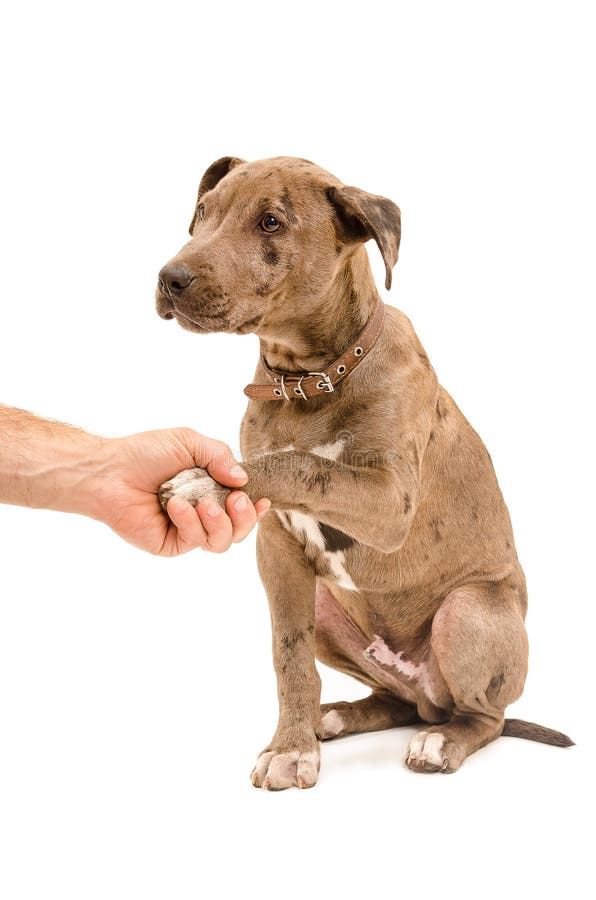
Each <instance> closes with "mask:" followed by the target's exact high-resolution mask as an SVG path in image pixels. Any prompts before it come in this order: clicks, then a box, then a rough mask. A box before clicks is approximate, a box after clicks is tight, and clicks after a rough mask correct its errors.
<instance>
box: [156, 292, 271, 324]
mask: <svg viewBox="0 0 596 900" xmlns="http://www.w3.org/2000/svg"><path fill="white" fill-rule="evenodd" d="M156 306H157V313H158V315H159V316H160V318H162V319H166V320H170V319H175V320H176V322H177V323H178V325H180V327H181V328H184V329H185V331H193V332H195V333H198V334H208V333H213V332H217V331H219V332H221V331H224V332H229V333H232V332H233V333H234V334H249V333H251V332H254V330H255V329H256V328H257V326H258V325H259V323H260V322H261V320H262V318H263V315H264V311H259V314H258V315H256V316H255V315H254V312H253V314H252V315H249V316H248V317H247V318H246V319H244V317H243V316H242V311H241V309H237V310H235V313H236V314H235V315H234V314H231V310H230V309H219V310H216V311H214V312H213V311H210V312H207V311H203V310H196V309H193V310H185V311H184V312H183V311H182V310H181V309H180V308H179V306H180V304H179V302H177V300H176V298H174V297H171V296H170V295H169V294H168V293H167V292H166V291H163V290H161V289H158V291H157V292H156ZM248 312H249V310H248V309H246V311H245V314H246V313H248ZM238 313H239V315H238Z"/></svg>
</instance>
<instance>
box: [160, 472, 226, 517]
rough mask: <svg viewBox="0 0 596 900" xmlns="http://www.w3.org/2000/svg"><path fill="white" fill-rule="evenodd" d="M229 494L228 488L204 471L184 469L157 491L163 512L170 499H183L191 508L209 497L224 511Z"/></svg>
mask: <svg viewBox="0 0 596 900" xmlns="http://www.w3.org/2000/svg"><path fill="white" fill-rule="evenodd" d="M229 493H230V490H229V488H225V487H222V486H221V484H218V482H217V481H214V479H213V478H212V477H211V475H209V474H208V473H207V472H206V470H205V469H199V468H195V469H184V471H182V472H179V473H178V475H175V476H174V478H170V480H169V481H166V482H165V483H164V484H162V486H161V487H160V489H159V492H158V496H159V502H160V503H161V505H162V507H163V509H164V510H165V508H166V506H167V503H168V500H169V499H170V497H183V498H184V499H185V500H188V502H189V503H190V504H192V506H196V505H197V503H198V502H199V501H200V500H202V499H203V497H211V498H212V499H213V500H216V501H217V502H218V503H219V505H220V506H222V507H223V508H224V509H225V503H226V497H227V496H228V494H229Z"/></svg>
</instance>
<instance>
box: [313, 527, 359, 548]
mask: <svg viewBox="0 0 596 900" xmlns="http://www.w3.org/2000/svg"><path fill="white" fill-rule="evenodd" d="M319 530H320V532H321V534H322V535H323V539H324V541H325V547H326V549H327V550H328V551H329V553H335V552H336V550H347V549H348V547H351V546H352V544H353V543H354V538H351V537H350V535H349V534H345V532H343V531H339V529H337V528H333V527H332V526H331V525H326V524H325V523H324V522H319Z"/></svg>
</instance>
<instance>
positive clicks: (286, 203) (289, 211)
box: [281, 190, 298, 225]
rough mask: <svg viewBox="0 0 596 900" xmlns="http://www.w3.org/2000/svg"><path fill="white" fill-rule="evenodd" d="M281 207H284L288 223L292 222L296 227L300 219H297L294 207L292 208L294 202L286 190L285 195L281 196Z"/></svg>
mask: <svg viewBox="0 0 596 900" xmlns="http://www.w3.org/2000/svg"><path fill="white" fill-rule="evenodd" d="M281 205H282V206H283V208H284V212H285V214H286V216H287V217H288V222H291V223H292V225H295V224H296V222H297V221H298V219H297V217H296V213H295V212H294V207H293V206H292V201H291V200H290V195H289V194H288V192H287V190H284V192H283V194H282V195H281Z"/></svg>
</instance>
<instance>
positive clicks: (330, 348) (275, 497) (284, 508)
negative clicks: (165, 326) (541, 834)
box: [157, 157, 572, 790]
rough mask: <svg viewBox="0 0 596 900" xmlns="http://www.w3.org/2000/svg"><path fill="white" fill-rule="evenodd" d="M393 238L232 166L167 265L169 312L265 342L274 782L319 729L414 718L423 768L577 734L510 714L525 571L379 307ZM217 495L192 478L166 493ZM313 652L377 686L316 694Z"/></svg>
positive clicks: (413, 345) (475, 441)
mask: <svg viewBox="0 0 596 900" xmlns="http://www.w3.org/2000/svg"><path fill="white" fill-rule="evenodd" d="M400 231H401V225H400V211H399V209H398V207H397V206H395V204H394V203H392V202H391V201H390V200H387V199H385V198H384V197H379V196H375V195H372V194H369V193H367V192H365V191H363V190H360V189H358V188H355V187H346V186H345V185H343V184H342V183H341V182H340V181H339V180H338V179H337V178H335V177H334V176H333V175H331V174H329V172H326V171H325V170H324V169H321V168H319V167H318V166H316V165H314V164H313V163H311V162H308V161H307V160H303V159H293V158H286V157H281V158H275V159H268V160H261V161H259V162H245V161H243V160H241V159H237V158H235V157H224V158H223V159H219V160H217V161H216V162H214V163H213V164H212V165H211V166H210V167H209V168H208V169H207V171H206V172H205V174H204V176H203V178H202V180H201V184H200V187H199V193H198V199H197V204H196V208H195V212H194V216H193V219H192V222H191V226H190V233H191V240H190V241H189V243H187V244H186V245H185V246H184V247H183V248H182V250H181V251H180V252H179V253H178V254H177V255H176V256H175V257H174V258H173V259H172V260H171V261H170V262H169V263H168V264H167V265H166V266H165V267H164V268H163V269H162V270H161V272H160V274H159V284H158V288H157V309H158V312H159V314H160V316H162V318H164V319H176V320H177V321H178V323H179V324H180V325H181V326H182V327H183V328H185V329H187V330H189V331H194V332H197V333H198V334H205V333H207V332H214V331H225V332H229V333H235V334H246V333H248V332H252V333H254V334H257V335H258V336H259V339H260V347H261V355H260V359H259V361H258V364H257V369H256V374H255V383H254V384H252V385H249V386H248V387H247V388H246V389H245V392H246V393H247V394H248V396H249V397H250V401H249V404H248V408H247V411H246V415H245V417H244V420H243V422H242V428H241V447H242V453H243V458H244V460H245V462H244V467H245V469H246V471H247V473H248V475H249V480H248V483H247V485H246V486H245V488H244V490H246V492H247V494H248V496H249V497H250V498H251V500H253V501H254V500H257V499H258V498H259V497H263V496H265V497H269V498H270V500H271V502H272V512H270V513H269V514H268V516H267V518H266V519H265V520H264V521H263V522H262V524H261V525H260V527H259V533H258V538H257V558H258V565H259V571H260V574H261V578H262V580H263V584H264V586H265V589H266V591H267V596H268V598H269V604H270V608H271V620H272V628H273V658H274V664H275V671H276V674H277V681H278V694H279V723H278V726H277V730H276V732H275V734H274V736H273V738H272V740H271V742H270V743H269V744H268V745H267V747H266V748H265V749H264V751H263V752H262V753H261V755H260V756H259V757H258V759H257V762H256V765H255V768H254V771H253V773H252V781H253V783H254V784H255V785H256V786H260V787H263V788H266V789H270V790H281V789H284V788H288V787H290V786H292V785H297V786H298V787H301V788H306V787H311V786H312V785H314V784H315V782H316V780H317V775H318V771H319V740H328V739H331V738H336V737H340V736H344V735H348V734H353V733H355V732H364V731H375V730H379V729H384V728H393V727H395V726H397V725H409V724H412V723H414V722H421V723H422V729H421V730H420V732H419V733H418V734H416V735H415V737H413V738H412V740H411V741H410V744H409V748H408V751H407V754H406V760H405V761H406V764H407V766H409V768H410V769H412V770H414V771H416V772H455V771H456V769H458V768H459V767H460V766H461V764H462V762H463V761H464V759H465V758H466V757H467V756H468V755H469V754H470V753H473V752H474V751H475V750H477V749H478V748H479V747H482V746H483V745H484V744H487V743H488V742H489V741H492V740H494V739H495V738H497V737H499V735H501V734H509V735H516V736H521V737H526V738H531V739H533V740H539V741H543V742H545V743H552V744H558V745H560V746H568V745H569V744H571V743H572V742H571V741H570V739H569V738H567V737H566V736H565V735H562V734H560V733H559V732H555V731H552V730H550V729H545V728H543V727H542V726H538V725H533V724H530V723H524V722H520V721H517V720H505V718H504V711H505V709H506V707H507V706H508V705H509V704H510V703H512V702H513V701H514V700H516V699H517V698H518V697H519V696H520V694H521V692H522V689H523V685H524V680H525V677H526V670H527V657H528V642H527V637H526V631H525V628H524V617H525V614H526V606H527V596H526V585H525V580H524V574H523V571H522V568H521V566H520V563H519V561H518V558H517V555H516V551H515V546H514V540H513V534H512V530H511V523H510V520H509V514H508V511H507V507H506V506H505V503H504V501H503V497H502V495H501V492H500V490H499V486H498V484H497V480H496V477H495V473H494V470H493V466H492V464H491V460H490V457H489V454H488V452H487V451H486V449H485V447H484V445H483V443H482V441H481V440H480V438H479V436H478V435H477V434H476V432H475V431H474V430H473V428H472V427H471V425H470V424H469V423H468V421H467V420H466V419H465V417H464V416H463V415H462V413H461V412H460V410H459V409H458V407H457V406H456V404H455V403H454V401H453V400H452V399H451V397H450V396H449V394H448V393H447V392H446V391H445V390H444V389H443V388H442V387H441V386H440V385H439V383H438V381H437V376H436V375H435V372H434V370H433V368H432V366H431V364H430V362H429V360H428V357H427V355H426V353H425V352H424V349H423V347H422V345H421V344H420V341H419V340H418V338H417V336H416V334H415V332H414V329H413V328H412V325H411V323H410V321H409V319H408V318H407V317H406V316H405V315H404V314H403V313H401V312H399V311H398V310H397V309H394V308H393V307H390V306H385V305H384V304H383V303H382V302H381V300H380V298H379V294H378V291H377V288H376V286H375V283H374V281H373V278H372V274H371V270H370V266H369V260H368V255H367V251H366V248H365V247H364V244H365V242H366V241H368V240H369V239H370V238H372V239H374V240H375V241H376V243H377V245H378V247H379V250H380V252H381V254H382V257H383V260H384V263H385V269H386V280H385V286H386V288H387V289H389V288H390V287H391V272H392V268H393V266H394V265H395V263H396V261H397V256H398V248H399V242H400ZM226 493H227V491H226V490H225V489H224V488H222V487H221V486H220V485H217V484H216V483H215V482H214V481H212V479H211V478H210V477H209V476H208V475H207V474H206V472H205V471H204V470H202V469H192V470H188V471H185V472H182V473H180V474H178V475H177V476H176V477H174V478H172V479H171V481H170V482H168V483H167V484H165V485H163V488H162V491H161V499H162V503H164V504H165V503H166V502H167V500H168V498H169V497H171V496H172V495H174V494H179V495H181V496H183V497H185V498H186V499H188V500H190V501H191V502H193V503H196V502H197V501H198V500H199V499H200V498H201V497H203V496H208V495H214V496H216V497H217V499H218V500H219V502H222V501H224V500H225V496H226ZM315 656H316V657H317V658H318V659H320V660H321V661H322V662H324V663H325V664H327V665H329V666H333V667H334V668H336V669H339V670H340V671H342V672H347V673H349V674H350V675H352V676H353V677H354V678H356V679H358V680H359V681H361V682H363V683H364V684H366V685H368V686H369V687H370V688H371V693H370V695H369V696H368V697H367V698H366V699H364V700H359V701H357V702H355V703H346V702H338V703H328V704H325V705H323V706H321V705H320V678H319V675H318V673H317V669H316V667H315Z"/></svg>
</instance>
